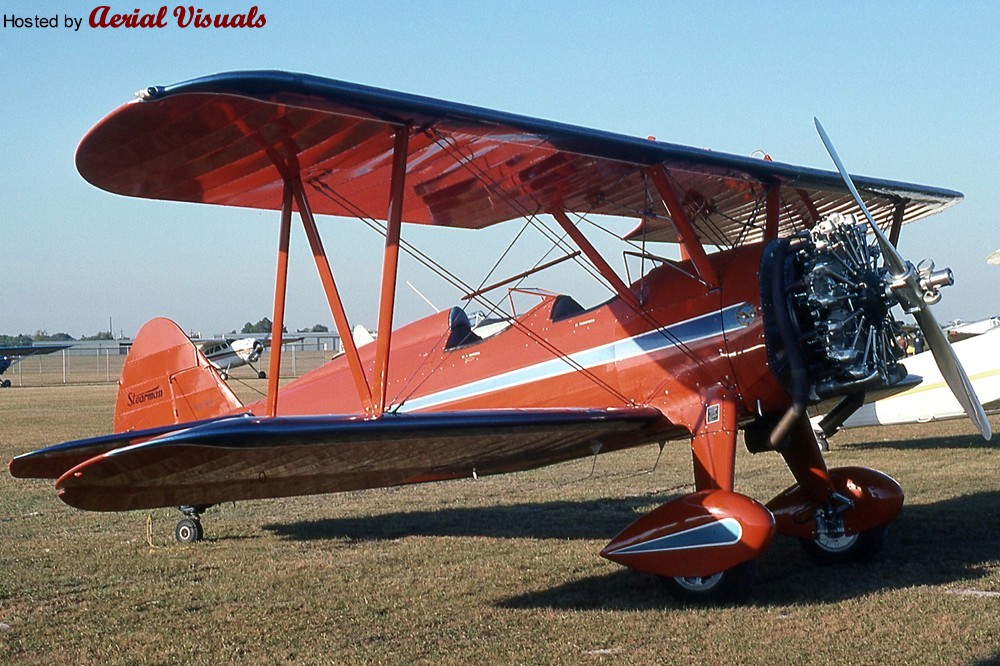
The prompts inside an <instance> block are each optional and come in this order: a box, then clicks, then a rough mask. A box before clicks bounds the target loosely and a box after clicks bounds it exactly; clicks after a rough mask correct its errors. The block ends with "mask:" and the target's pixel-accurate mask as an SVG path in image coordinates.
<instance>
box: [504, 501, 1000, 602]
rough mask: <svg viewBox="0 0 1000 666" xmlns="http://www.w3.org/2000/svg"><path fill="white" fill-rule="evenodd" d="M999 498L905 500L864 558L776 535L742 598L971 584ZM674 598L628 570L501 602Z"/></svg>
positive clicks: (986, 556)
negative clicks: (845, 557)
mask: <svg viewBox="0 0 1000 666" xmlns="http://www.w3.org/2000/svg"><path fill="white" fill-rule="evenodd" d="M998 505H1000V493H997V492H984V493H976V494H973V495H967V496H964V497H959V498H955V499H951V500H947V501H943V502H938V503H935V504H927V505H919V506H911V507H904V509H903V513H902V514H901V515H900V517H899V518H898V519H897V520H896V522H895V523H894V524H893V526H892V528H891V529H890V533H889V540H888V543H887V544H886V547H885V549H884V550H883V551H882V553H881V554H880V555H879V556H878V557H877V558H876V559H875V560H874V561H872V562H868V563H864V564H849V565H837V566H819V565H817V564H815V563H814V562H813V561H812V560H810V559H809V558H808V557H807V556H806V555H805V553H804V552H803V551H802V549H801V548H800V547H799V544H798V543H797V541H796V540H794V539H789V538H785V537H777V538H776V539H775V542H774V544H772V546H771V549H770V551H769V552H767V553H766V554H765V555H764V556H763V557H762V558H761V559H760V562H759V568H758V572H757V577H756V582H755V585H754V589H753V592H752V594H751V596H750V597H749V598H747V599H743V600H741V601H739V602H736V604H737V605H740V606H744V607H755V606H761V607H765V606H775V605H794V604H801V603H803V602H807V603H835V602H838V601H842V600H845V599H851V598H856V597H860V596H863V595H866V594H871V593H875V592H884V591H887V590H895V589H904V588H909V587H915V586H922V585H938V586H940V585H943V586H947V585H952V584H957V583H962V584H963V585H968V584H969V583H970V582H971V581H975V580H977V579H980V578H984V577H987V576H989V575H990V568H989V565H990V563H995V562H996V561H997V560H998V559H1000V512H997V511H996V507H997V506H998ZM973 584H974V583H973ZM673 603H676V602H673V601H672V600H671V599H670V598H669V597H668V596H667V595H666V591H665V590H664V589H663V587H662V584H661V582H660V581H659V580H658V579H657V578H655V577H653V576H648V575H644V574H640V573H637V572H631V571H627V570H626V571H619V572H615V573H611V574H608V575H606V576H594V577H590V578H585V579H581V580H577V581H573V582H571V583H568V584H566V585H562V586H559V587H555V588H551V589H548V590H542V591H539V592H535V593H531V594H526V595H519V596H516V597H512V598H510V599H507V600H506V601H504V602H503V604H502V605H503V606H504V607H508V608H539V607H543V608H560V609H563V608H565V609H586V608H600V609H608V610H621V609H634V610H641V609H646V608H662V607H663V606H664V604H673Z"/></svg>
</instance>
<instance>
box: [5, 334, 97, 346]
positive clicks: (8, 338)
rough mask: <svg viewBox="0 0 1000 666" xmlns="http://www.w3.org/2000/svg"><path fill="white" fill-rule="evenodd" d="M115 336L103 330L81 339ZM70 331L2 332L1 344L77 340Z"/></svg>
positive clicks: (12, 344)
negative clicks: (4, 333)
mask: <svg viewBox="0 0 1000 666" xmlns="http://www.w3.org/2000/svg"><path fill="white" fill-rule="evenodd" d="M113 339H114V337H113V336H112V335H111V333H108V332H107V331H102V332H100V333H96V334H94V335H84V336H82V337H81V338H80V340H113ZM76 340H77V338H74V337H73V336H72V335H70V334H69V333H49V332H48V331H35V332H34V333H32V334H31V335H28V334H27V333H18V334H17V335H3V334H0V345H3V346H4V347H30V346H31V345H32V344H34V343H35V342H75V341H76Z"/></svg>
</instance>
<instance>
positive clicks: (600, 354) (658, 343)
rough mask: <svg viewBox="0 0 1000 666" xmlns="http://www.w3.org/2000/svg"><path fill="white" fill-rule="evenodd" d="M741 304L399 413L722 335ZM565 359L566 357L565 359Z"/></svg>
mask: <svg viewBox="0 0 1000 666" xmlns="http://www.w3.org/2000/svg"><path fill="white" fill-rule="evenodd" d="M743 305H745V304H744V303H738V304H736V305H730V306H729V307H727V308H724V309H723V310H722V311H721V312H712V313H709V314H705V315H701V316H698V317H694V318H692V319H688V320H686V321H682V322H680V323H677V324H673V325H671V326H664V327H663V328H658V329H655V330H652V331H648V332H646V333H642V334H640V335H637V336H635V337H632V338H623V339H621V340H615V341H614V342H609V343H607V344H604V345H601V346H599V347H593V348H592V349H585V350H583V351H579V352H575V353H573V354H569V355H568V357H567V358H554V359H552V360H549V361H543V362H541V363H536V364H534V365H529V366H526V367H523V368H518V369H517V370H511V371H510V372H505V373H502V374H499V375H494V376H492V377H486V378H483V379H478V380H476V381H474V382H469V383H468V384H462V385H461V386H456V387H454V388H450V389H445V390H443V391H437V392H436V393H430V394H428V395H425V396H421V397H419V398H413V399H411V400H406V401H405V402H404V403H403V404H402V405H401V406H400V408H399V410H398V411H401V412H411V411H419V410H421V409H429V408H431V407H437V406H439V405H443V404H446V403H449V402H455V401H457V400H464V399H467V398H472V397H476V396H479V395H483V394H486V393H492V392H493V391H500V390H504V389H511V388H515V387H518V386H522V385H524V384H530V383H532V382H537V381H541V380H543V379H551V378H553V377H559V376H561V375H566V374H569V373H571V372H576V371H577V369H578V367H584V368H587V369H590V368H596V367H599V366H602V365H607V364H610V363H618V362H621V361H626V360H628V359H631V358H636V357H638V356H644V355H651V354H655V353H657V352H662V351H665V350H667V349H671V348H673V347H676V346H678V344H690V343H693V342H699V341H701V340H705V339H708V338H712V337H716V336H718V335H722V334H723V333H724V332H725V333H728V332H729V331H732V330H735V329H738V328H742V325H741V324H740V323H739V322H737V320H736V312H737V310H739V309H740V308H741V307H742V306H743ZM567 359H568V360H567Z"/></svg>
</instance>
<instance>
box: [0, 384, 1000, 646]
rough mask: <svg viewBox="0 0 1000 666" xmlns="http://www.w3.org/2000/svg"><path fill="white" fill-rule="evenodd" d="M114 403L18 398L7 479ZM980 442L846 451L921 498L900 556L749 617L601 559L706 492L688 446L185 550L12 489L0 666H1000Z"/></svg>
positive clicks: (419, 489)
mask: <svg viewBox="0 0 1000 666" xmlns="http://www.w3.org/2000/svg"><path fill="white" fill-rule="evenodd" d="M251 383H252V382H251ZM251 383H245V384H243V385H242V387H241V390H243V391H249V392H251V393H252V390H253V388H254V387H251V386H250V384H251ZM114 390H115V389H114V386H113V385H107V384H105V385H95V386H65V387H64V386H58V387H47V388H33V387H24V388H16V389H13V390H4V391H0V457H2V458H3V459H4V460H8V459H9V458H10V457H12V456H13V455H16V454H19V453H23V452H25V451H28V450H30V449H33V448H36V447H38V446H41V445H46V444H52V443H57V442H60V441H63V440H66V439H71V438H77V437H85V436H91V435H98V434H104V433H106V432H109V431H110V426H111V413H112V406H113V402H114ZM247 397H252V395H248V396H247ZM992 423H993V427H994V429H995V430H1000V420H998V419H996V418H994V419H993V421H992ZM971 432H972V428H971V426H970V425H969V424H967V423H966V422H962V421H954V422H951V423H947V424H935V425H927V426H912V427H897V428H883V429H867V430H858V431H853V432H847V433H843V434H841V435H838V436H837V437H835V438H833V440H832V442H831V443H832V449H833V450H832V451H831V452H830V453H829V454H828V461H829V463H830V465H831V466H839V465H848V464H863V465H867V466H871V467H875V468H877V469H881V470H882V471H884V472H886V473H888V474H890V475H892V476H893V477H895V478H896V479H897V480H898V481H899V482H900V483H901V484H902V485H903V487H904V489H905V490H906V492H907V499H906V505H905V506H904V509H903V513H902V515H901V516H900V518H899V519H898V520H897V522H896V523H895V524H894V526H893V528H892V530H891V531H890V541H889V544H888V546H887V548H886V549H885V551H883V553H882V555H881V556H880V557H879V558H878V559H877V560H876V561H875V562H872V563H870V564H867V565H863V566H862V565H851V566H839V567H820V566H817V565H815V564H813V563H812V561H811V560H809V559H808V558H807V557H806V556H805V554H804V553H803V552H802V551H801V549H800V548H799V546H798V544H797V543H795V542H793V541H791V540H788V539H782V538H778V539H777V540H776V541H775V543H774V545H773V546H772V548H771V550H770V551H769V552H768V553H766V554H765V555H764V557H763V558H762V560H761V563H760V569H759V572H758V577H757V584H756V587H755V591H754V593H753V595H752V596H751V597H750V598H749V599H747V600H744V601H743V602H741V603H738V604H732V605H727V606H723V607H709V608H704V607H687V606H683V605H680V604H678V603H677V602H675V601H673V600H672V599H671V598H670V597H668V596H667V595H666V593H665V591H664V590H663V589H662V587H661V585H660V583H659V581H657V580H655V579H653V578H651V577H649V576H646V575H642V574H637V573H633V572H631V571H628V570H625V569H623V568H621V567H619V566H617V565H615V564H612V563H610V562H607V561H605V560H603V559H601V558H600V557H599V556H598V555H597V553H598V551H599V550H600V549H601V548H602V547H603V546H604V545H605V544H606V543H607V541H608V540H610V538H611V537H613V536H614V535H615V534H616V533H617V532H618V530H620V529H621V528H623V527H624V526H625V525H627V524H628V523H629V522H631V521H632V520H633V519H634V518H635V517H636V516H637V514H638V513H640V512H644V511H647V510H649V509H651V508H653V507H655V506H656V505H658V504H660V503H662V502H663V501H665V500H666V499H668V498H670V497H672V496H673V495H676V494H678V493H681V492H687V491H689V490H690V489H691V488H692V486H691V471H690V467H691V463H690V453H689V448H688V447H687V445H686V444H685V443H683V442H676V443H672V444H671V445H668V447H667V448H666V450H665V451H664V453H663V457H662V459H661V460H660V461H659V464H658V466H657V468H656V469H655V471H652V473H650V468H651V467H652V466H653V464H654V462H655V461H656V453H657V449H656V447H649V448H640V449H636V450H633V451H627V452H623V453H618V454H611V455H607V456H602V457H600V458H599V459H598V460H597V466H596V470H595V472H594V474H593V476H591V466H592V461H591V460H581V461H576V462H572V463H568V464H564V465H559V466H554V467H550V468H546V469H542V470H537V471H533V472H527V473H521V474H515V475H509V476H500V477H488V478H480V479H478V480H473V479H467V480H460V481H453V482H448V483H439V484H430V485H422V486H411V487H405V488H393V489H386V490H373V491H364V492H353V493H345V494H341V495H328V496H320V497H308V498H301V499H294V500H275V501H260V502H242V503H239V504H235V505H234V504H230V505H224V506H219V507H215V508H214V509H212V510H210V511H209V512H208V513H207V514H205V516H204V518H203V524H204V526H205V529H206V540H205V541H203V542H200V543H198V544H193V545H189V546H182V545H179V544H177V543H175V542H174V540H173V528H174V524H175V523H176V520H177V518H178V517H179V515H180V514H179V513H178V512H177V511H174V510H158V511H154V512H152V513H125V514H96V513H85V512H81V511H77V510H75V509H71V508H69V507H67V506H65V505H63V504H62V503H61V502H60V501H59V500H58V499H57V498H56V496H55V492H54V491H53V489H52V486H51V483H50V482H45V481H16V480H14V479H13V478H11V477H10V476H9V474H7V473H6V471H4V472H3V473H0V663H4V664H8V663H9V664H57V663H59V664H90V663H117V664H163V663H184V664H188V663H190V664H228V663H241V664H242V663H248V664H257V663H261V664H286V663H287V664H292V663H295V664H299V663H303V664H313V663H320V664H325V663H410V662H417V663H456V664H458V663H463V664H464V663H475V664H479V663H483V664H484V663H525V664H544V663H558V664H590V663H594V664H597V663H616V664H619V663H620V664H646V663H685V664H686V663H694V664H889V663H891V664H986V663H1000V451H998V450H997V446H998V440H1000V437H994V440H993V442H992V444H987V443H985V442H983V441H982V439H980V438H978V437H977V436H975V435H972V434H970V433H971ZM790 483H791V481H790V476H789V475H788V473H787V471H786V470H785V469H784V467H783V465H782V463H781V460H780V458H778V457H777V456H776V455H773V454H761V455H758V456H751V455H749V454H748V453H746V452H745V451H741V452H740V453H739V460H738V469H737V486H738V488H737V489H738V490H740V491H741V492H744V493H747V494H749V495H752V496H754V497H757V498H758V499H762V500H765V501H766V500H767V499H769V498H770V497H772V496H773V495H775V494H776V493H778V492H779V491H781V490H782V489H783V488H785V487H786V486H787V485H789V484H790ZM147 524H149V526H150V527H151V541H149V542H147Z"/></svg>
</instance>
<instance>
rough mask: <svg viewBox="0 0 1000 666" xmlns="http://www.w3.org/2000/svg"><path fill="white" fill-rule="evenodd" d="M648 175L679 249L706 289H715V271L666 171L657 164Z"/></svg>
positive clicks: (716, 280)
mask: <svg viewBox="0 0 1000 666" xmlns="http://www.w3.org/2000/svg"><path fill="white" fill-rule="evenodd" d="M649 175H650V176H652V178H653V185H654V186H655V187H656V191H657V192H659V193H660V196H661V197H662V198H663V205H665V206H666V207H667V211H669V212H670V217H671V219H673V222H674V228H675V229H676V230H677V239H678V240H679V241H680V244H681V247H683V248H684V249H685V250H686V251H687V254H688V256H689V257H691V262H692V263H693V264H694V267H695V269H696V270H697V271H698V275H699V276H700V277H701V279H702V280H704V281H705V284H707V285H708V288H709V289H715V288H717V287H718V286H719V276H718V275H716V273H715V269H714V268H712V264H711V263H709V261H708V255H706V254H705V248H704V247H703V246H702V244H701V241H700V240H699V238H698V234H697V233H695V230H694V227H693V226H691V220H689V219H688V216H687V213H685V212H684V207H683V206H681V202H680V201H679V200H678V199H677V193H676V192H674V188H673V186H671V185H670V181H669V179H668V178H667V170H666V169H665V168H664V167H663V165H662V164H658V165H656V166H655V167H653V168H652V169H650V170H649Z"/></svg>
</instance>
